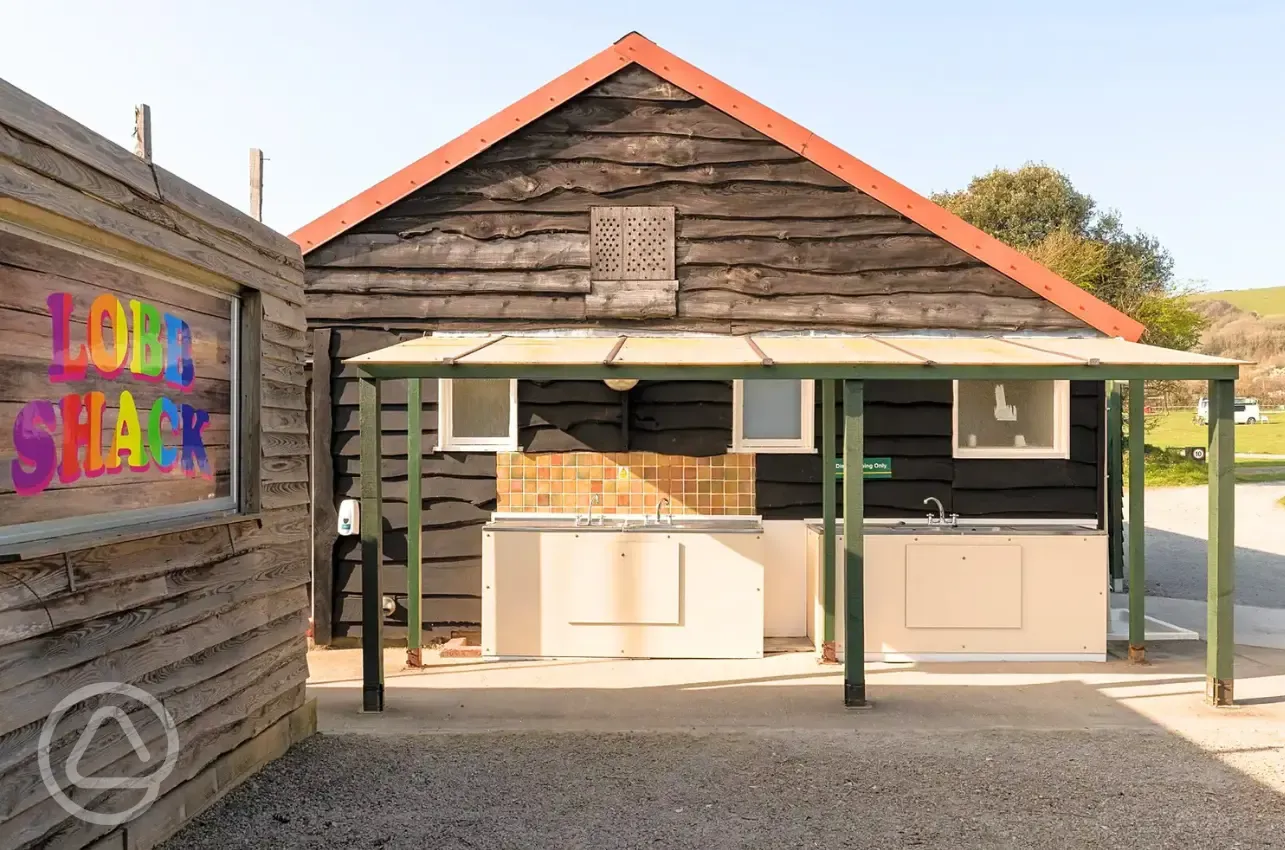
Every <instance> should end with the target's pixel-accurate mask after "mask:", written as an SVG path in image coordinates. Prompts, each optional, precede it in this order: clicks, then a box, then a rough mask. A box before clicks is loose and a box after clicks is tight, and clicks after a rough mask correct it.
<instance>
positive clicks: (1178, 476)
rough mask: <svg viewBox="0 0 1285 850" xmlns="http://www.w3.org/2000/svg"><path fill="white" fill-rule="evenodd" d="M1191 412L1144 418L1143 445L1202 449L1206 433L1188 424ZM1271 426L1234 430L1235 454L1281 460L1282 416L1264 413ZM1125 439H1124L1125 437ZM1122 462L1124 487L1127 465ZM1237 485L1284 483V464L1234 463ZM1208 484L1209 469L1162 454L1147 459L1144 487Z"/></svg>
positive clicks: (1283, 451)
mask: <svg viewBox="0 0 1285 850" xmlns="http://www.w3.org/2000/svg"><path fill="white" fill-rule="evenodd" d="M1193 413H1194V411H1191V410H1184V411H1181V412H1176V413H1166V414H1160V415H1157V416H1148V417H1147V426H1148V427H1147V445H1149V446H1157V447H1159V448H1166V449H1169V448H1179V447H1182V446H1203V445H1206V443H1207V442H1208V429H1207V428H1206V426H1204V425H1197V424H1195V423H1194V422H1192V421H1191V419H1192V415H1193ZM1267 415H1268V416H1269V417H1271V420H1272V421H1271V422H1269V423H1267V424H1258V425H1237V426H1236V451H1237V453H1245V454H1271V455H1282V456H1285V412H1283V413H1275V414H1273V413H1270V412H1269V413H1268V414H1267ZM1126 439H1127V437H1126ZM1127 457H1128V455H1127V453H1126V460H1125V467H1124V475H1125V486H1126V487H1127V486H1128V477H1129V465H1128V460H1127ZM1236 480H1237V481H1285V460H1238V461H1236ZM1208 482H1209V467H1207V466H1205V465H1204V464H1203V463H1196V462H1195V461H1190V460H1185V459H1183V458H1179V457H1172V456H1169V455H1164V454H1157V455H1150V456H1148V457H1147V486H1149V487H1181V486H1186V485H1200V484H1207V483H1208Z"/></svg>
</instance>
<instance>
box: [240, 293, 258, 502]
mask: <svg viewBox="0 0 1285 850" xmlns="http://www.w3.org/2000/svg"><path fill="white" fill-rule="evenodd" d="M240 310H241V313H240V316H239V317H238V326H237V344H238V346H239V347H240V352H239V354H238V362H237V366H236V368H237V419H238V422H239V425H240V431H239V433H238V434H237V442H238V445H237V453H238V455H239V461H238V464H237V491H238V492H237V508H238V510H239V511H240V512H241V513H243V514H257V513H258V512H259V510H260V508H261V507H262V504H263V482H262V480H261V477H260V476H261V475H262V470H261V466H262V462H263V441H262V431H263V428H262V420H263V374H262V366H263V293H261V292H258V291H255V290H247V291H246V293H245V295H243V296H242V297H241V307H240Z"/></svg>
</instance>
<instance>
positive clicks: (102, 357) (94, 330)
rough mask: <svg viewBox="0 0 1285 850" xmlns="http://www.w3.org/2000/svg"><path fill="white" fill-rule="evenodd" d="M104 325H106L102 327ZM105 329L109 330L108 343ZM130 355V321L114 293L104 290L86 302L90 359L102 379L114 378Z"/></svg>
mask: <svg viewBox="0 0 1285 850" xmlns="http://www.w3.org/2000/svg"><path fill="white" fill-rule="evenodd" d="M104 325H106V327H104ZM107 328H110V329H111V342H110V344H109V343H108V341H107V340H108V337H107ZM128 355H129V320H128V318H127V317H126V316H125V308H124V307H122V306H121V303H120V301H118V300H117V299H116V296H114V295H110V294H107V293H103V294H102V295H100V296H98V297H97V298H95V299H94V303H93V304H91V305H89V358H90V359H91V360H92V361H93V362H94V368H95V369H97V370H98V371H99V372H100V373H101V374H102V376H103V377H104V378H115V377H116V376H117V375H119V374H120V373H121V370H122V369H124V368H125V360H126V358H127V357H128Z"/></svg>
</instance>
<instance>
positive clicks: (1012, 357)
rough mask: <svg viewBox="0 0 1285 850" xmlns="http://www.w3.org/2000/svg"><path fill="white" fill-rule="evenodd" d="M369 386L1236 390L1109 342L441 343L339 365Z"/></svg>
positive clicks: (1152, 349)
mask: <svg viewBox="0 0 1285 850" xmlns="http://www.w3.org/2000/svg"><path fill="white" fill-rule="evenodd" d="M345 362H347V363H351V364H353V365H355V366H357V367H358V368H359V369H360V370H361V371H362V372H363V373H364V374H366V375H369V376H372V377H378V378H412V377H426V378H428V377H460V378H467V377H497V378H499V377H507V378H537V379H553V378H607V377H621V378H630V377H634V378H649V377H666V378H670V379H681V378H687V377H689V378H692V379H702V378H722V379H726V378H773V377H782V378H800V377H803V378H807V377H811V378H853V379H856V378H870V379H891V378H919V379H931V378H986V377H1004V378H1009V379H1012V378H1016V377H1023V376H1029V377H1032V378H1035V377H1067V378H1076V379H1082V380H1095V379H1096V380H1106V379H1128V378H1157V379H1159V378H1190V379H1198V378H1235V377H1237V375H1238V373H1239V367H1240V366H1241V365H1244V362H1243V361H1239V360H1230V359H1227V358H1224V357H1210V356H1208V355H1204V354H1195V353H1192V352H1187V351H1173V350H1171V349H1167V348H1159V347H1157V346H1153V345H1143V344H1142V343H1137V342H1128V341H1126V340H1124V339H1120V338H1118V337H1114V338H1113V337H1095V338H1069V337H1052V336H987V337H981V336H972V337H942V336H882V335H856V336H826V335H814V336H801V335H780V334H751V335H737V336H713V335H696V334H692V335H680V334H671V335H663V336H661V335H656V334H654V333H653V334H642V333H627V332H622V333H619V334H606V333H604V334H601V335H588V336H583V335H580V336H567V335H562V336H557V335H547V334H489V335H463V334H461V335H454V334H452V335H444V336H426V337H422V338H420V339H412V340H408V341H406V342H403V343H399V344H397V345H393V346H389V347H388V348H384V349H380V350H379V351H373V352H371V353H369V354H362V355H360V356H358V357H352V358H349V359H348V360H347V361H345Z"/></svg>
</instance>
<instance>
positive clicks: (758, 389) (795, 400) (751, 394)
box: [741, 380, 803, 440]
mask: <svg viewBox="0 0 1285 850" xmlns="http://www.w3.org/2000/svg"><path fill="white" fill-rule="evenodd" d="M742 386H743V387H744V391H745V392H744V396H743V398H744V409H743V411H742V415H743V416H744V422H743V424H742V429H741V433H742V434H743V435H744V437H745V439H747V440H799V439H802V438H803V427H802V425H803V423H802V421H801V417H800V410H801V408H802V406H803V383H802V382H801V381H761V380H755V381H746V382H745V383H744V384H743V385H742Z"/></svg>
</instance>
